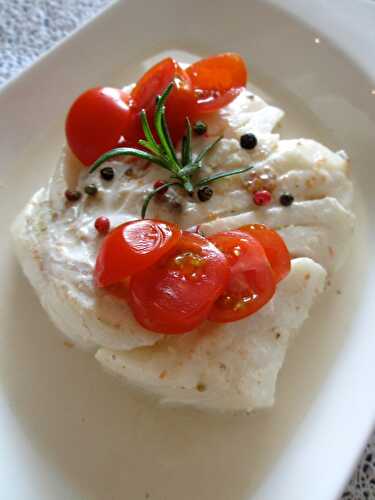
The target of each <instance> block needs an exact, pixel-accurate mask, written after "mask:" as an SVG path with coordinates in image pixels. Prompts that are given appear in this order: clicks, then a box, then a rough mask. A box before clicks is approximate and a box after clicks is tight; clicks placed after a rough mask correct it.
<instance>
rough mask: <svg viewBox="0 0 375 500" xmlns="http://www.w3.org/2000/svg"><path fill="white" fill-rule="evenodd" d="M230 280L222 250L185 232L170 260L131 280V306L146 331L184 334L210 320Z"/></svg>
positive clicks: (168, 258)
mask: <svg viewBox="0 0 375 500" xmlns="http://www.w3.org/2000/svg"><path fill="white" fill-rule="evenodd" d="M228 276H229V266H228V263H227V260H226V258H225V257H224V255H223V254H222V253H221V252H220V250H218V249H217V248H216V247H215V246H214V245H213V244H212V243H210V242H209V241H208V240H207V239H206V238H203V237H202V236H199V235H198V234H193V233H188V232H184V233H183V235H182V238H181V239H180V240H179V241H178V243H177V245H176V246H175V247H174V249H173V250H172V251H171V252H170V253H169V254H168V255H167V256H165V257H164V258H162V259H161V260H159V261H158V262H157V263H156V264H154V265H153V266H150V267H148V268H147V269H145V270H144V271H142V272H140V273H138V274H135V275H134V276H132V277H131V279H130V285H129V298H128V303H129V305H130V307H131V309H132V311H133V314H134V316H135V317H136V319H137V320H138V322H139V323H140V324H141V325H142V326H143V327H144V328H147V329H148V330H152V331H154V332H160V333H166V334H179V333H185V332H188V331H190V330H193V329H194V328H196V327H197V326H198V325H199V324H200V323H201V322H202V321H203V320H205V319H206V318H207V315H208V313H209V311H210V309H211V307H212V305H213V303H214V302H215V300H216V299H217V298H218V297H219V296H220V294H221V293H222V292H223V290H224V289H225V287H226V285H227V283H228Z"/></svg>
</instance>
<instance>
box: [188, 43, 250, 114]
mask: <svg viewBox="0 0 375 500" xmlns="http://www.w3.org/2000/svg"><path fill="white" fill-rule="evenodd" d="M186 73H187V74H188V75H189V76H190V79H191V83H192V86H193V88H194V91H195V95H196V100H197V111H198V112H199V113H211V112H212V111H216V110H218V109H220V108H221V107H223V106H225V105H227V104H229V103H230V102H231V101H233V99H234V98H235V97H237V95H238V94H239V93H240V92H241V90H242V88H243V87H245V85H246V82H247V70H246V64H245V61H244V60H243V59H242V57H241V56H240V55H238V54H235V53H231V52H228V53H224V54H218V55H216V56H212V57H208V58H207V59H201V60H200V61H197V62H196V63H194V64H192V65H191V66H189V67H188V68H187V69H186Z"/></svg>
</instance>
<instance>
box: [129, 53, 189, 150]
mask: <svg viewBox="0 0 375 500" xmlns="http://www.w3.org/2000/svg"><path fill="white" fill-rule="evenodd" d="M171 82H174V84H175V87H174V89H173V90H172V92H171V93H170V94H169V96H168V98H167V100H166V103H165V117H166V121H167V125H168V129H169V132H170V135H171V138H172V140H173V142H174V143H177V142H178V141H179V140H180V139H181V138H182V136H183V134H184V130H185V118H186V117H189V118H190V119H193V118H194V112H195V96H194V92H193V89H192V86H191V81H190V77H189V76H188V74H187V73H186V71H184V70H183V69H182V68H181V67H180V66H179V65H178V64H177V62H176V61H175V60H174V59H172V58H171V57H167V58H166V59H163V60H162V61H160V62H159V63H158V64H156V65H155V66H153V67H152V68H151V69H149V70H148V71H147V72H146V73H145V74H144V75H143V76H142V77H141V79H140V80H138V82H137V84H136V86H135V87H134V89H133V90H132V92H131V99H132V107H133V109H135V110H136V111H138V112H140V111H141V110H142V109H145V110H146V112H147V118H148V120H149V123H150V126H151V129H152V130H154V129H153V123H154V114H155V108H156V97H157V96H158V95H161V94H162V93H163V92H164V90H165V89H166V88H167V86H168V85H169V84H170V83H171Z"/></svg>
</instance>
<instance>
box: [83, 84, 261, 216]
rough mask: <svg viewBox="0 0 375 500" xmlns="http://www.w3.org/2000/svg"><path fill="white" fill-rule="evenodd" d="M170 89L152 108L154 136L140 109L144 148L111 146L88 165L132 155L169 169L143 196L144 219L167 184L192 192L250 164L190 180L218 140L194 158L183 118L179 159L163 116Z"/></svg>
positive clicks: (188, 127) (187, 122)
mask: <svg viewBox="0 0 375 500" xmlns="http://www.w3.org/2000/svg"><path fill="white" fill-rule="evenodd" d="M172 89H173V83H170V84H169V85H168V87H167V88H166V89H165V91H164V92H163V94H162V95H161V96H158V98H157V100H156V103H157V105H156V111H155V117H154V126H155V130H156V134H157V139H158V140H156V139H155V137H154V135H153V133H152V131H151V128H150V125H149V123H148V119H147V115H146V111H145V110H142V111H141V123H142V128H143V133H144V135H145V138H144V139H141V140H140V141H138V142H139V144H140V145H141V146H143V147H144V148H145V149H147V151H142V150H141V149H136V148H115V149H111V150H110V151H108V152H107V153H104V154H103V155H102V156H100V158H98V159H97V160H96V161H95V163H94V164H93V165H92V167H91V168H90V173H92V172H94V171H95V170H96V169H97V168H98V167H100V165H102V164H103V163H105V162H106V161H108V160H110V159H111V158H114V157H117V156H135V157H136V158H140V159H141V160H146V161H149V162H151V163H156V164H157V165H159V166H160V167H162V168H164V169H166V170H168V171H169V172H170V174H171V175H170V181H167V182H166V183H165V184H164V185H163V186H160V187H158V188H156V189H153V191H151V192H150V193H149V194H148V195H147V196H146V198H145V200H144V203H143V207H142V218H145V216H146V211H147V208H148V205H149V203H150V201H151V200H152V198H153V197H154V196H155V195H156V194H157V193H158V192H159V191H161V190H162V189H165V188H166V187H169V186H179V187H180V188H182V189H184V190H185V191H186V192H187V193H189V194H190V195H192V194H193V193H194V191H195V189H197V188H200V187H202V186H205V185H207V184H209V183H211V182H215V181H217V180H219V179H223V178H224V177H229V176H231V175H236V174H242V173H244V172H247V171H248V170H250V169H251V168H253V167H252V166H247V167H244V168H237V169H234V170H229V171H226V172H219V173H216V174H214V175H212V176H209V177H205V178H204V179H201V180H198V181H194V179H193V175H194V174H196V173H197V172H198V171H199V170H200V169H201V168H202V161H203V159H204V158H205V156H206V155H207V154H208V153H209V152H210V151H211V150H212V149H213V148H214V147H215V146H216V144H217V143H218V142H219V141H220V140H221V139H222V137H219V138H218V139H216V140H215V141H214V142H212V143H211V144H209V145H208V146H207V147H206V148H204V149H203V150H202V151H201V152H200V153H199V154H198V155H197V156H196V157H195V158H194V157H193V154H192V148H191V135H192V128H191V124H190V121H189V119H188V118H186V133H185V135H184V137H183V139H182V148H181V158H180V159H179V157H178V154H177V152H176V149H175V147H174V145H173V142H172V140H171V137H170V134H169V130H168V125H167V121H166V118H165V101H166V100H167V98H168V96H169V94H170V93H171V91H172Z"/></svg>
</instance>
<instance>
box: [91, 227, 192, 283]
mask: <svg viewBox="0 0 375 500" xmlns="http://www.w3.org/2000/svg"><path fill="white" fill-rule="evenodd" d="M181 235H182V231H181V229H179V227H178V226H176V225H175V224H172V223H169V222H163V221H158V220H152V219H142V220H135V221H130V222H126V223H125V224H121V225H120V226H118V227H116V228H115V229H114V230H113V231H111V232H110V233H109V234H107V236H106V237H105V238H104V239H103V241H102V244H101V247H100V249H99V253H98V256H97V258H96V264H95V270H94V280H95V284H96V286H97V287H99V288H102V287H107V286H110V285H114V284H116V283H119V282H120V281H123V280H125V279H126V278H127V277H129V276H131V275H132V274H134V273H137V272H139V271H142V270H143V269H144V268H146V267H147V266H150V265H152V264H153V263H155V262H156V261H157V260H158V259H160V258H161V257H162V256H163V255H164V254H166V253H167V252H168V251H170V250H171V249H172V248H173V247H174V246H175V245H176V244H177V242H178V240H179V239H180V238H181Z"/></svg>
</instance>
